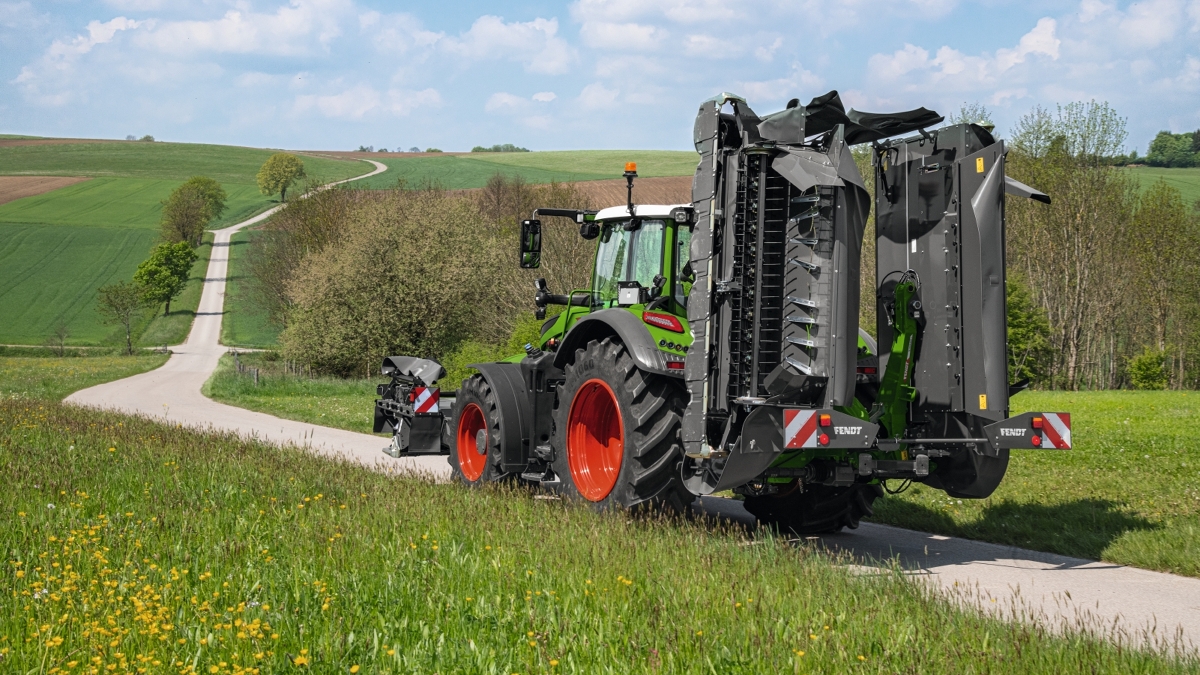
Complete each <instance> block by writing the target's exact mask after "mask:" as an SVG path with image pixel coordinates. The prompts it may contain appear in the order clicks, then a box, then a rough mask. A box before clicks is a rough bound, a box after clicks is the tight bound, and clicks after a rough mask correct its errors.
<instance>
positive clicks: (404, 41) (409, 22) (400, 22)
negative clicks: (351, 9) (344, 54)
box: [358, 11, 445, 55]
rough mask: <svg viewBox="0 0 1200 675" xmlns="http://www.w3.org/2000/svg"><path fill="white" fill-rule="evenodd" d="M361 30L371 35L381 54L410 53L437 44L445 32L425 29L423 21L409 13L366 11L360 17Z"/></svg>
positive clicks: (370, 37)
mask: <svg viewBox="0 0 1200 675" xmlns="http://www.w3.org/2000/svg"><path fill="white" fill-rule="evenodd" d="M358 25H359V31H360V32H361V33H362V34H365V35H367V36H368V37H369V39H370V40H371V42H372V43H373V44H374V45H375V49H376V51H378V52H380V53H381V54H405V55H407V54H410V53H411V52H413V51H414V50H425V49H428V48H430V47H433V46H434V45H436V44H437V43H438V42H439V41H441V40H442V39H443V38H444V37H445V34H444V33H436V32H433V31H429V30H425V29H424V28H423V27H422V26H421V22H420V21H418V20H417V19H416V18H415V17H413V16H411V15H409V14H387V15H384V14H380V13H379V12H376V11H370V12H364V13H363V14H360V15H359V17H358Z"/></svg>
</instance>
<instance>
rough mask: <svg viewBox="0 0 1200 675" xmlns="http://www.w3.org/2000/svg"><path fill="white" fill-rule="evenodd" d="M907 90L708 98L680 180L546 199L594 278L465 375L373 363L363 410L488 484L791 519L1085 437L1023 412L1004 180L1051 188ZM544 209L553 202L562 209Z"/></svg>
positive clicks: (808, 519)
mask: <svg viewBox="0 0 1200 675" xmlns="http://www.w3.org/2000/svg"><path fill="white" fill-rule="evenodd" d="M942 122H943V118H942V117H941V116H939V115H938V114H937V113H935V112H933V111H930V110H926V109H925V108H919V109H916V110H911V111H907V112H902V113H890V114H877V113H863V112H858V111H855V110H850V111H849V112H846V111H845V109H844V107H843V106H842V103H841V100H840V99H839V97H838V95H837V92H830V93H828V94H826V95H824V96H821V97H818V98H816V99H814V100H813V101H812V102H811V103H809V104H808V105H806V106H802V105H799V102H798V101H797V100H793V101H791V102H790V103H789V104H788V106H787V108H786V109H784V110H782V111H779V112H776V113H772V114H769V115H765V116H762V117H760V116H758V115H756V114H755V113H754V112H753V111H752V110H751V109H750V107H749V106H748V105H747V104H746V101H745V100H743V99H741V98H739V97H737V96H733V95H731V94H722V95H720V96H717V97H715V98H712V99H710V100H708V101H705V102H704V103H702V104H701V105H700V111H699V114H698V115H697V117H696V122H695V132H694V141H695V146H696V150H697V152H698V153H699V156H700V161H699V164H698V166H697V167H696V174H695V178H694V180H693V183H692V203H690V204H676V205H668V206H648V205H636V206H635V205H634V203H633V196H632V195H633V182H634V178H635V177H636V176H637V172H636V165H633V164H630V165H628V166H627V167H626V172H625V177H626V179H627V183H628V186H629V194H630V197H629V200H628V203H627V204H625V205H622V206H614V207H611V208H606V209H603V210H601V211H591V210H583V209H577V210H572V209H546V208H543V209H537V210H535V211H534V212H533V216H532V218H531V219H530V220H526V221H524V222H522V224H521V229H520V247H519V255H520V265H521V267H524V268H536V267H538V265H539V262H540V258H541V228H542V226H543V225H542V220H541V219H543V218H547V219H548V218H557V219H568V220H570V221H572V223H573V226H577V227H578V228H579V234H580V236H582V237H583V238H584V239H588V240H593V239H594V240H596V241H597V247H596V257H595V264H594V266H593V269H592V278H591V284H590V287H588V288H586V289H580V290H572V291H570V292H569V293H566V294H563V295H556V294H553V293H551V292H550V289H548V288H547V286H546V282H545V280H542V279H538V280H537V282H536V289H535V294H534V298H533V301H534V306H535V307H536V313H537V316H538V318H539V319H545V316H546V308H547V307H548V306H551V305H554V306H560V307H562V308H563V309H562V310H561V311H560V312H559V313H558V314H555V315H554V316H552V317H551V318H549V319H545V323H544V324H543V325H542V329H541V337H540V339H539V340H538V342H537V344H529V345H526V347H525V353H524V354H519V355H516V356H513V357H512V358H509V359H505V360H504V361H501V362H499V363H479V364H475V365H474V366H473V368H475V369H477V370H478V374H475V375H472V376H471V377H469V378H468V379H466V380H465V381H464V382H462V385H461V387H460V388H459V389H458V391H457V392H456V393H454V394H448V393H446V392H440V390H439V388H438V381H439V379H440V378H442V377H444V376H445V370H444V369H443V368H442V367H441V366H440V365H439V364H437V363H435V362H433V361H429V360H425V359H418V358H413V357H401V356H393V357H389V358H387V359H385V360H384V362H383V374H384V375H389V376H391V378H392V379H391V382H390V383H389V384H386V385H380V386H379V395H380V398H379V400H378V401H377V402H376V408H375V430H376V431H377V432H379V431H387V432H393V440H392V444H391V446H390V447H389V448H388V449H387V450H385V452H388V453H389V454H392V455H393V456H399V455H402V454H407V453H437V452H444V453H448V454H449V462H450V466H451V468H452V472H453V475H454V476H455V477H456V478H457V479H458V480H460V481H462V482H464V483H467V484H470V485H478V484H482V483H489V482H494V481H502V480H514V481H522V482H526V483H530V484H535V485H540V486H543V487H544V488H547V489H550V490H553V491H556V492H559V493H560V494H562V495H563V496H564V497H571V498H577V499H581V500H586V501H589V502H593V503H595V504H596V505H598V506H600V507H610V506H620V507H624V508H640V507H660V508H661V507H665V508H669V509H676V510H681V511H682V510H684V509H686V508H687V507H688V506H689V504H691V503H692V502H693V501H694V500H695V498H696V497H697V496H699V495H708V494H712V493H715V492H724V491H732V492H733V493H736V494H738V495H741V496H742V497H743V499H744V504H745V507H746V509H747V510H748V511H749V512H750V513H752V514H754V515H755V516H756V517H757V518H758V519H759V520H760V521H761V522H763V523H767V524H769V525H774V526H777V527H779V528H782V529H785V530H790V531H793V532H798V533H821V532H834V531H838V530H840V529H841V528H843V527H851V528H853V527H856V526H857V525H858V522H859V520H860V519H861V518H862V517H864V516H869V515H870V514H871V510H872V504H873V502H874V501H875V500H876V499H877V498H878V497H880V496H881V495H882V494H883V493H884V488H885V486H888V487H890V485H889V484H888V483H887V482H888V481H896V482H895V483H893V485H895V490H889V491H893V492H894V491H899V490H900V489H903V488H904V487H906V486H907V485H908V484H910V483H909V482H911V481H915V482H920V483H924V484H926V485H928V486H930V487H933V488H937V489H940V490H944V491H945V492H946V493H947V494H949V495H952V496H955V497H960V498H982V497H987V496H988V495H990V494H991V493H992V491H993V490H995V489H996V486H997V485H998V484H999V483H1000V480H1001V479H1002V478H1003V476H1004V473H1005V470H1006V468H1007V466H1008V460H1009V451H1010V450H1011V449H1014V448H1026V449H1037V448H1041V449H1066V448H1070V447H1071V426H1070V416H1069V415H1068V414H1066V413H1049V412H1047V413H1026V414H1023V415H1018V416H1015V417H1009V397H1010V396H1012V395H1013V394H1014V393H1015V392H1016V391H1019V390H1020V389H1021V388H1023V387H1024V386H1026V383H1010V382H1009V376H1008V367H1007V366H1008V341H1007V326H1006V307H1005V253H1004V251H1005V248H1004V247H1005V220H1004V218H1005V215H1004V207H1005V195H1006V194H1008V195H1014V196H1020V197H1025V198H1030V199H1034V200H1037V201H1041V202H1046V203H1049V201H1050V198H1049V197H1048V196H1046V195H1045V194H1043V193H1041V192H1038V191H1037V190H1035V189H1033V188H1031V187H1029V186H1026V185H1024V184H1021V183H1019V182H1017V181H1015V180H1013V179H1011V178H1008V177H1006V176H1005V175H1004V161H1005V147H1004V143H1003V142H1001V141H997V140H996V139H995V138H994V137H993V136H992V133H991V130H990V127H985V126H981V125H979V124H955V125H951V126H943V127H940V128H933V127H936V125H938V124H940V123H942ZM862 143H869V144H870V148H871V155H872V167H873V170H874V174H875V194H874V206H875V240H876V263H875V282H876V283H875V287H876V291H875V292H876V295H877V303H876V306H877V312H876V321H875V335H876V336H877V337H878V344H879V345H883V349H882V350H880V349H879V348H878V347H877V343H876V341H875V340H874V339H872V337H871V336H870V335H869V334H868V333H867V332H866V331H864V330H862V329H861V328H860V327H859V326H858V320H859V301H860V298H859V284H860V258H861V253H862V242H863V234H864V229H865V225H866V221H867V217H868V214H869V212H870V206H871V199H872V196H871V195H870V194H868V191H867V189H866V187H865V183H864V181H863V178H862V175H861V174H860V173H859V170H858V168H857V166H856V165H855V162H854V159H853V156H852V154H851V152H850V147H851V146H853V145H857V144H862ZM547 225H548V226H549V225H551V223H550V221H548V222H547Z"/></svg>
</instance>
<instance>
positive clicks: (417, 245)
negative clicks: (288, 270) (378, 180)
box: [280, 190, 498, 377]
mask: <svg viewBox="0 0 1200 675" xmlns="http://www.w3.org/2000/svg"><path fill="white" fill-rule="evenodd" d="M479 221H480V216H479V211H478V209H477V208H476V207H475V205H474V204H473V203H471V202H470V201H468V200H464V199H456V198H451V197H448V196H447V195H445V194H444V193H442V192H440V191H434V190H426V191H420V192H405V191H402V190H394V191H391V192H389V193H387V194H386V196H385V197H384V198H382V199H377V200H373V201H363V202H361V203H359V204H357V205H356V206H355V208H354V210H353V212H352V213H351V214H349V217H348V218H346V220H345V225H346V228H345V230H344V231H343V232H340V233H339V234H338V243H337V245H336V246H328V247H326V248H325V249H324V250H323V251H321V252H319V253H316V254H312V255H309V256H306V257H304V258H303V260H302V261H301V262H300V265H299V268H298V269H297V270H296V272H295V274H294V275H293V276H292V277H291V279H290V281H289V282H288V288H287V291H288V296H289V298H290V300H291V302H292V303H293V305H292V307H291V309H290V310H289V311H288V313H287V327H286V328H285V329H284V331H283V333H282V334H281V335H280V342H281V344H282V346H283V352H284V356H285V357H286V358H289V359H295V360H298V361H301V362H304V363H308V364H311V365H312V366H313V367H314V368H315V369H316V370H318V371H320V372H325V373H330V374H334V375H339V376H343V377H346V376H351V375H362V376H369V375H371V374H373V373H374V372H375V371H376V370H377V369H378V367H379V363H380V362H381V361H382V359H383V357H384V356H388V355H391V354H406V355H412V356H420V357H424V358H434V359H437V358H440V357H441V356H442V355H443V354H446V353H447V352H449V351H451V350H453V349H454V348H455V347H456V346H458V344H459V343H460V342H462V341H464V340H465V339H468V338H470V337H471V336H472V335H473V334H474V333H475V327H476V324H477V318H478V317H479V316H480V314H482V313H486V312H488V311H490V308H489V307H487V296H488V293H487V290H488V287H489V285H490V284H491V280H492V279H494V277H495V268H496V263H497V262H498V261H497V256H495V255H494V248H493V245H492V243H491V242H490V241H489V237H490V236H491V233H489V232H488V231H487V230H486V229H484V228H481V227H480V226H479Z"/></svg>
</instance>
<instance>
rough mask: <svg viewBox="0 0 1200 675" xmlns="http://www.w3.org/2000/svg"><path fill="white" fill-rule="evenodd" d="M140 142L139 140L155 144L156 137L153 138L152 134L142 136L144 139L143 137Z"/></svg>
mask: <svg viewBox="0 0 1200 675" xmlns="http://www.w3.org/2000/svg"><path fill="white" fill-rule="evenodd" d="M138 140H139V141H145V142H147V143H153V142H154V137H153V136H151V135H150V134H146V135H145V136H142V137H141V138H139V139H138Z"/></svg>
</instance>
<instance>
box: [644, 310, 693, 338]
mask: <svg viewBox="0 0 1200 675" xmlns="http://www.w3.org/2000/svg"><path fill="white" fill-rule="evenodd" d="M642 321H644V322H646V323H648V324H650V325H651V326H657V327H658V328H662V329H663V330H669V331H671V332H673V333H682V332H683V324H682V323H679V319H676V318H675V317H673V316H671V315H670V314H659V313H658V312H642Z"/></svg>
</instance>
